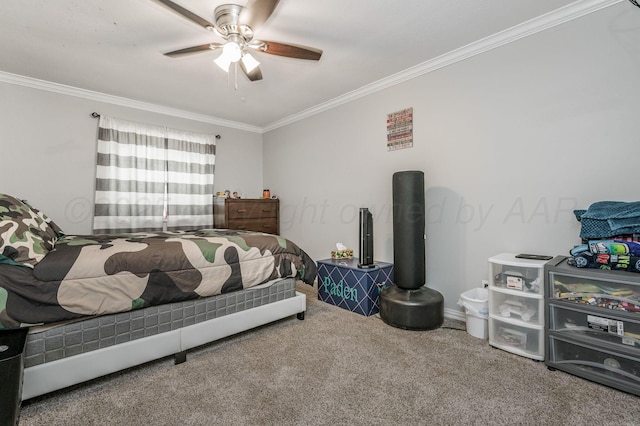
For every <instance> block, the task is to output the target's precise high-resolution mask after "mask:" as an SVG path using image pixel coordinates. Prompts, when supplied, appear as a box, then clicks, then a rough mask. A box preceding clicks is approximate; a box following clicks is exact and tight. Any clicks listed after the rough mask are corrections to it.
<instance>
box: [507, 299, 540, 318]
mask: <svg viewBox="0 0 640 426" xmlns="http://www.w3.org/2000/svg"><path fill="white" fill-rule="evenodd" d="M498 310H499V311H500V315H502V316H503V317H506V318H509V317H511V315H517V316H519V317H520V318H521V319H522V321H531V319H532V318H533V317H535V316H536V309H535V308H534V307H532V306H528V305H526V304H524V303H521V302H518V301H515V300H505V301H504V303H503V304H502V305H500V306H498Z"/></svg>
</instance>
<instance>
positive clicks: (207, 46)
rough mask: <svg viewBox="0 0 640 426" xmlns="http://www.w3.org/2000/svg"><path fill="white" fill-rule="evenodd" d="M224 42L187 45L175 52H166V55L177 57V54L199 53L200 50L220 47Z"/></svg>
mask: <svg viewBox="0 0 640 426" xmlns="http://www.w3.org/2000/svg"><path fill="white" fill-rule="evenodd" d="M222 46H223V44H221V43H208V44H201V45H200V46H193V47H187V48H184V49H179V50H174V51H173V52H167V53H165V55H166V56H171V57H172V58H173V57H176V56H180V55H187V54H189V53H198V52H204V51H207V50H213V49H217V48H219V47H222Z"/></svg>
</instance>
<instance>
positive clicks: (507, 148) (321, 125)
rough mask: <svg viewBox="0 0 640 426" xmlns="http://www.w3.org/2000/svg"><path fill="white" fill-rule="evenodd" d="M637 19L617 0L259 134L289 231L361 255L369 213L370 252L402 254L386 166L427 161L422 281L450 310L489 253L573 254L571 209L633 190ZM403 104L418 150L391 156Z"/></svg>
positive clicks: (480, 273) (639, 148)
mask: <svg viewBox="0 0 640 426" xmlns="http://www.w3.org/2000/svg"><path fill="white" fill-rule="evenodd" d="M639 28H640V10H638V9H637V8H634V7H632V6H631V5H629V4H627V3H626V2H623V3H620V4H618V5H615V6H613V7H609V8H607V9H604V10H602V11H599V12H597V13H594V14H591V15H588V16H585V17H582V18H580V19H578V20H575V21H572V22H569V23H565V24H563V25H561V26H559V27H555V28H552V29H550V30H547V31H544V32H542V33H538V34H536V35H533V36H530V37H528V38H525V39H521V40H519V41H517V42H514V43H511V44H508V45H505V46H502V47H499V48H497V49H494V50H491V51H489V52H486V53H483V54H481V55H478V56H474V57H472V58H470V59H467V60H464V61H462V62H458V63H456V64H453V65H450V66H448V67H446V68H442V69H439V70H437V71H434V72H431V73H429V74H427V75H424V76H421V77H418V78H415V79H413V80H411V81H408V82H405V83H402V84H399V85H396V86H394V87H391V88H388V89H386V90H384V91H381V92H378V93H376V94H373V95H369V96H367V97H364V98H361V99H358V100H356V101H353V102H351V103H348V104H345V105H342V106H339V107H337V108H334V109H332V110H329V111H327V112H324V113H322V114H318V115H315V116H312V117H310V118H307V119H305V120H303V121H299V122H296V123H293V124H290V125H288V126H286V127H281V128H278V129H275V130H272V131H270V132H268V133H266V134H265V135H264V155H265V156H264V184H265V186H267V187H269V188H270V189H271V191H272V192H276V193H278V194H279V195H280V197H281V203H282V212H281V213H282V220H283V222H282V234H283V235H284V236H286V237H289V238H291V239H293V240H294V241H297V242H299V243H300V244H301V245H302V246H303V247H304V248H305V249H307V251H308V252H309V253H310V255H311V256H312V257H313V258H314V259H324V258H327V257H329V253H330V251H331V249H332V248H333V247H334V246H335V243H336V242H343V243H345V244H346V245H347V246H349V247H352V248H354V249H357V247H358V241H357V239H358V226H357V222H358V219H357V208H358V207H369V209H370V210H372V211H373V212H374V220H375V225H374V234H375V246H374V252H375V258H376V259H377V260H381V261H393V246H392V221H391V214H390V212H391V197H392V194H391V182H392V175H393V173H394V172H396V171H400V170H422V171H424V172H425V186H426V203H427V206H426V209H427V218H426V219H427V242H426V245H427V283H428V285H429V286H430V287H432V288H434V289H436V290H438V291H440V292H441V293H443V295H444V296H445V307H446V309H447V312H448V314H449V315H454V316H455V315H457V311H458V310H459V309H460V307H459V306H457V304H456V303H457V301H458V297H459V295H460V293H462V292H463V291H464V290H466V289H469V288H472V287H476V286H480V285H481V280H483V279H487V278H488V266H487V265H488V264H487V259H488V258H489V257H490V256H492V255H494V254H497V253H501V252H516V253H518V252H521V253H522V252H531V253H545V254H550V255H557V254H567V253H568V250H569V249H570V248H571V247H572V246H573V245H575V244H578V243H579V241H580V240H579V236H578V235H579V231H580V228H579V224H578V222H577V221H576V220H575V217H574V216H573V214H572V210H573V209H575V208H587V207H588V206H589V205H590V204H591V203H592V202H595V201H600V200H621V201H635V200H637V199H638V189H637V183H636V182H637V174H636V171H637V170H636V160H637V159H638V158H640V120H639V119H638V111H640V78H638V70H640V30H639ZM427 42H428V41H427ZM406 107H413V112H414V116H415V118H414V146H413V148H410V149H405V150H400V151H394V152H388V151H387V149H386V146H385V144H386V128H385V120H386V114H388V113H391V112H394V111H397V110H400V109H403V108H406Z"/></svg>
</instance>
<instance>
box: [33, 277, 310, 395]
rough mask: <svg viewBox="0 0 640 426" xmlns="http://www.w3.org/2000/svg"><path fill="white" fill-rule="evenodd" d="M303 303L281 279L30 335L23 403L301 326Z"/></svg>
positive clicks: (287, 281) (291, 284) (288, 282)
mask: <svg viewBox="0 0 640 426" xmlns="http://www.w3.org/2000/svg"><path fill="white" fill-rule="evenodd" d="M305 310H306V297H305V295H304V294H302V293H299V292H297V291H296V290H295V280H294V279H293V278H287V279H284V280H280V281H278V282H276V283H271V284H270V285H263V286H259V287H256V288H251V289H247V290H243V291H240V292H234V293H228V294H223V295H219V296H214V297H210V298H207V299H199V300H195V301H189V302H178V303H173V304H169V305H162V306H156V307H151V308H146V309H143V310H140V311H131V312H126V313H121V314H113V315H107V316H103V317H97V318H90V319H87V320H84V321H79V322H72V323H68V324H65V325H63V326H59V327H53V328H48V329H45V330H43V331H39V332H31V333H30V334H29V336H28V338H27V345H26V350H25V369H24V381H23V387H22V399H23V400H26V399H29V398H33V397H35V396H38V395H42V394H45V393H49V392H52V391H55V390H58V389H62V388H65V387H68V386H71V385H74V384H77V383H81V382H84V381H87V380H91V379H94V378H97V377H101V376H104V375H107V374H110V373H114V372H116V371H120V370H123V369H126V368H129V367H133V366H136V365H140V364H143V363H145V362H148V361H153V360H155V359H159V358H163V357H166V356H171V355H173V356H175V362H176V363H180V362H184V361H185V360H186V351H187V350H189V349H192V348H194V347H196V346H200V345H203V344H205V343H209V342H212V341H215V340H218V339H221V338H224V337H228V336H231V335H233V334H236V333H240V332H243V331H246V330H249V329H252V328H254V327H258V326H261V325H264V324H267V323H270V322H273V321H276V320H279V319H283V318H286V317H288V316H292V315H297V317H298V319H304V312H305Z"/></svg>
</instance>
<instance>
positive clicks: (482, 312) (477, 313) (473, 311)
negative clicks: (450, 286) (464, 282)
mask: <svg viewBox="0 0 640 426" xmlns="http://www.w3.org/2000/svg"><path fill="white" fill-rule="evenodd" d="M458 305H460V306H464V309H465V313H466V316H467V333H469V334H470V335H472V336H473V337H477V338H479V339H487V338H488V337H489V325H488V318H489V290H487V289H486V288H481V287H478V288H472V289H471V290H467V291H465V292H464V293H462V294H461V295H460V299H458Z"/></svg>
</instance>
